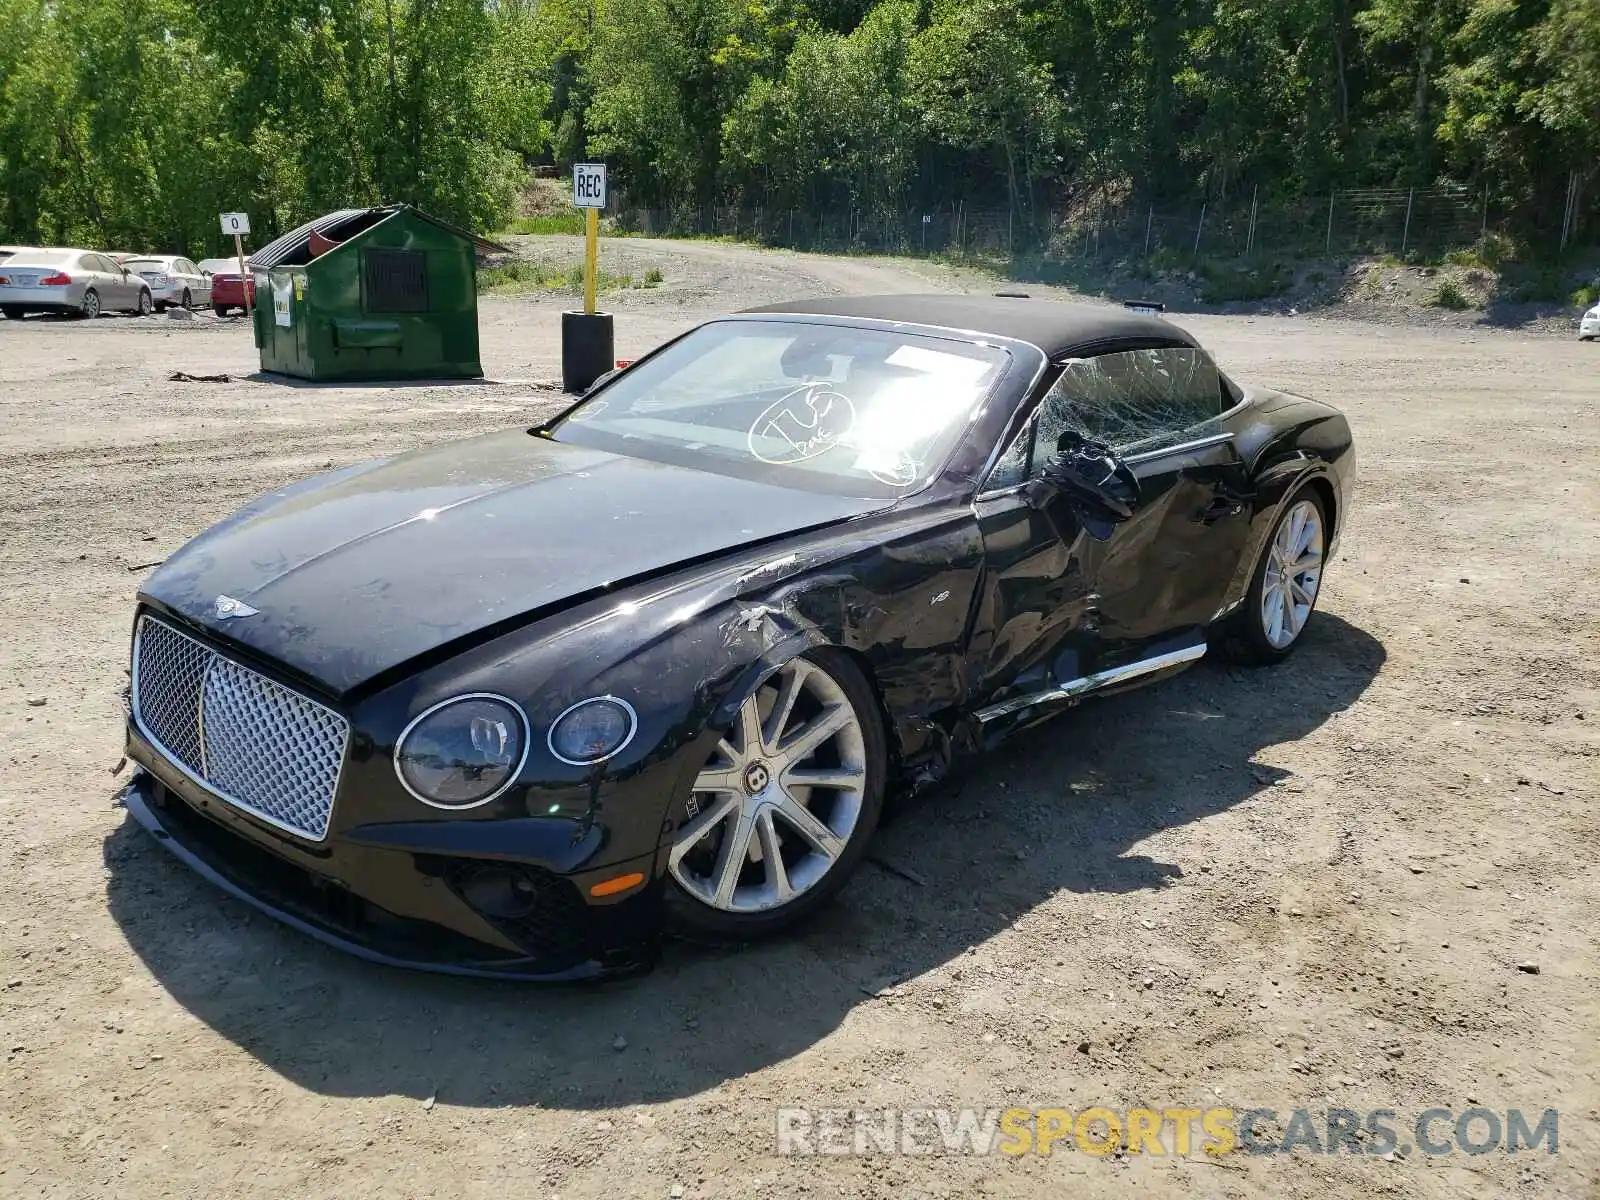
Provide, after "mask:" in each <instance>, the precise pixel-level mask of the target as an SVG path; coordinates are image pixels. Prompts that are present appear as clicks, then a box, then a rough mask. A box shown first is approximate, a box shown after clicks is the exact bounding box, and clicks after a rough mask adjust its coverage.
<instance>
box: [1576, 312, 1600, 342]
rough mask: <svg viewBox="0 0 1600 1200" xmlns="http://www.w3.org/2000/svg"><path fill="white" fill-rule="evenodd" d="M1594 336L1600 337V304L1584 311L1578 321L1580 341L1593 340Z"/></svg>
mask: <svg viewBox="0 0 1600 1200" xmlns="http://www.w3.org/2000/svg"><path fill="white" fill-rule="evenodd" d="M1595 338H1600V304H1597V305H1595V306H1594V307H1593V308H1591V309H1590V310H1589V311H1588V312H1586V313H1584V314H1583V319H1582V320H1580V321H1579V322H1578V340H1579V341H1580V342H1588V341H1593V340H1594V339H1595Z"/></svg>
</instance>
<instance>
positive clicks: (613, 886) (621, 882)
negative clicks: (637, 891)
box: [589, 871, 644, 896]
mask: <svg viewBox="0 0 1600 1200" xmlns="http://www.w3.org/2000/svg"><path fill="white" fill-rule="evenodd" d="M643 882H644V872H643V871H634V872H632V873H631V874H628V875H618V876H617V877H616V878H615V879H606V880H602V881H601V882H599V883H597V884H595V885H594V886H593V887H591V888H590V889H589V895H591V896H615V895H616V894H617V893H618V892H625V891H627V890H628V889H629V888H631V887H638V886H639V885H640V884H641V883H643Z"/></svg>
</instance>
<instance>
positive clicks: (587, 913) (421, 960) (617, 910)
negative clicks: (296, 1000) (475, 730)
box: [121, 768, 661, 982]
mask: <svg viewBox="0 0 1600 1200" xmlns="http://www.w3.org/2000/svg"><path fill="white" fill-rule="evenodd" d="M180 789H181V790H180ZM196 791H197V789H194V788H193V787H192V785H187V783H186V781H183V780H181V779H174V780H173V781H172V784H171V785H170V786H169V784H168V783H167V782H164V781H163V780H161V779H159V778H157V777H156V776H155V775H154V774H152V773H151V772H150V771H149V770H147V769H143V768H140V769H138V770H136V772H135V775H134V777H133V779H132V780H131V781H130V782H129V784H128V786H127V787H126V788H125V789H124V791H123V793H122V797H121V799H122V802H123V804H124V805H125V806H126V808H127V809H128V811H129V813H131V814H132V816H133V817H134V819H135V820H136V821H138V822H139V824H141V825H143V826H144V827H145V828H146V829H147V830H149V831H150V833H151V834H152V835H154V837H155V838H156V840H157V841H159V842H160V843H161V845H162V846H164V847H165V848H166V849H167V850H169V851H170V852H171V853H172V854H174V855H175V856H176V857H177V858H178V859H179V860H181V861H182V862H184V863H186V864H188V865H189V866H190V867H192V868H193V869H194V870H195V871H197V872H198V873H199V874H200V875H202V876H203V877H204V878H206V879H207V880H209V881H210V882H211V883H213V884H215V885H216V886H218V887H220V888H221V889H222V890H223V891H225V892H227V893H229V894H230V895H232V896H234V897H235V898H236V899H239V900H242V901H244V902H245V903H246V904H249V905H251V906H252V907H253V908H255V909H257V910H259V911H260V912H262V913H265V914H266V915H267V916H269V917H272V918H273V919H274V920H277V921H281V922H282V923H284V924H285V925H288V926H290V927H292V928H294V929H298V930H300V932H302V933H306V934H309V935H310V936H312V937H314V938H316V939H317V940H318V941H320V942H323V943H324V944H326V945H330V946H333V947H335V948H336V949H339V950H343V951H345V952H346V953H348V954H353V955H355V956H357V957H358V958H363V959H366V960H367V961H369V962H376V963H382V964H384V965H387V966H394V967H405V968H408V969H412V970H423V971H433V972H438V973H443V974H450V975H469V976H478V977H487V978H498V979H516V980H525V981H545V982H565V981H574V980H590V979H600V978H606V977H618V976H626V975H635V974H639V973H641V972H643V971H646V970H648V969H650V967H651V966H653V965H654V962H655V959H656V956H657V954H658V951H659V945H660V937H659V933H660V916H661V891H660V888H661V880H660V877H659V873H658V872H652V871H651V868H650V864H649V863H644V864H640V869H641V870H643V871H644V872H645V873H646V875H647V877H649V879H650V882H648V883H647V884H646V885H645V886H643V887H642V888H641V889H640V890H639V891H637V892H634V893H632V894H630V895H628V896H626V897H625V898H622V899H620V900H614V901H610V902H601V903H596V902H592V901H591V902H587V903H586V902H585V901H586V893H585V891H584V890H583V884H584V881H583V880H582V879H581V878H568V877H563V876H559V875H556V874H555V873H553V872H551V871H548V870H545V869H543V868H541V867H538V866H536V865H534V864H532V863H528V862H523V861H518V860H515V859H505V858H484V857H477V856H471V855H461V854H459V853H454V852H453V851H455V850H456V848H457V847H456V846H455V845H454V844H453V842H452V836H451V831H450V829H449V826H450V825H451V824H452V823H450V822H441V823H438V824H439V829H438V832H437V838H436V841H437V846H436V847H430V848H426V849H424V848H417V847H412V846H408V847H406V848H398V847H380V846H375V845H366V844H360V843H355V842H347V841H333V840H330V843H329V844H328V845H326V846H322V847H318V848H317V849H316V850H315V851H312V850H310V849H302V848H298V847H295V846H293V845H290V844H288V843H287V841H284V842H283V844H280V845H272V844H271V843H270V841H269V840H268V839H267V838H265V837H252V836H246V835H245V834H244V833H241V832H239V831H238V826H239V824H240V820H239V818H238V817H236V816H234V815H232V814H230V813H229V812H228V811H227V806H226V805H223V804H221V802H216V801H213V802H207V801H206V799H205V798H204V797H200V796H197V795H195V794H194V793H195V792H196ZM186 793H187V794H186ZM618 869H619V868H616V867H613V868H611V869H609V870H608V872H607V873H608V874H612V873H615V872H616V871H617V870H618ZM486 873H487V874H498V875H500V876H505V877H506V878H508V879H511V878H514V879H515V880H516V881H518V886H519V887H523V888H525V891H524V892H521V893H516V894H517V895H518V896H519V897H525V898H519V899H518V900H517V901H516V911H515V912H513V913H510V914H509V915H508V914H507V913H506V912H503V911H502V912H500V913H499V915H495V914H493V913H490V912H486V911H484V910H482V909H480V908H475V907H474V904H473V902H472V901H471V900H470V899H469V896H472V895H478V894H481V893H480V892H478V891H476V890H475V889H476V888H478V887H480V886H481V885H480V883H479V880H480V879H481V877H482V876H483V875H484V874H486ZM497 895H498V893H497Z"/></svg>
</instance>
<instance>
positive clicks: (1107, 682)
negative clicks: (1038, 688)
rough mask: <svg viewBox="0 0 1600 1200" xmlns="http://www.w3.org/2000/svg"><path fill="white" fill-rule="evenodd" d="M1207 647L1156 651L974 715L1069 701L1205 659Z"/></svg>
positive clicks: (986, 718) (990, 718)
mask: <svg viewBox="0 0 1600 1200" xmlns="http://www.w3.org/2000/svg"><path fill="white" fill-rule="evenodd" d="M1205 653H1206V646H1205V643H1204V642H1201V643H1200V644H1199V645H1196V646H1185V647H1184V648H1183V649H1182V650H1169V651H1168V652H1167V653H1165V654H1158V655H1156V656H1155V657H1154V658H1143V659H1140V660H1139V661H1138V662H1132V663H1128V664H1126V665H1125V666H1121V667H1111V668H1109V669H1107V670H1104V671H1096V672H1095V673H1094V674H1093V675H1085V676H1083V677H1082V678H1081V679H1072V680H1069V681H1068V682H1066V683H1063V684H1062V685H1061V686H1060V687H1054V688H1050V689H1048V690H1046V691H1043V692H1031V693H1029V694H1028V695H1026V696H1013V697H1012V698H1011V699H1009V700H1002V701H1000V702H999V703H998V704H991V705H989V706H988V707H987V708H980V709H979V710H978V712H977V714H976V715H977V718H978V720H980V721H985V722H987V721H993V720H995V719H997V718H999V717H1006V716H1010V715H1011V714H1012V713H1015V712H1021V711H1022V710H1023V709H1025V708H1032V707H1034V706H1035V705H1037V704H1048V703H1050V702H1052V701H1055V700H1071V699H1072V698H1073V697H1075V696H1084V695H1087V694H1088V693H1090V692H1097V691H1099V690H1100V689H1101V688H1108V687H1111V686H1113V685H1114V684H1118V683H1126V682H1127V681H1128V680H1130V679H1137V678H1138V677H1139V676H1141V675H1150V674H1153V673H1155V672H1156V671H1165V670H1166V669H1167V668H1168V667H1177V666H1182V665H1183V664H1184V663H1188V662H1193V661H1194V660H1195V659H1197V658H1204V657H1205Z"/></svg>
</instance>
